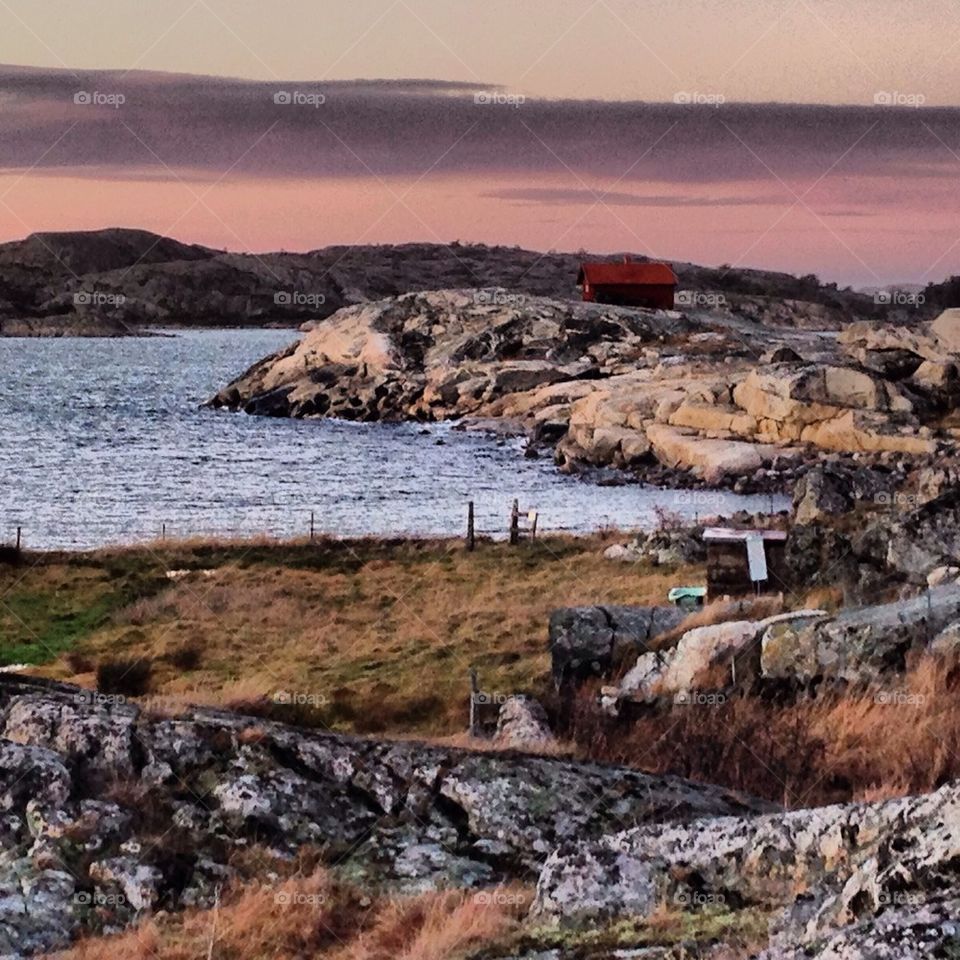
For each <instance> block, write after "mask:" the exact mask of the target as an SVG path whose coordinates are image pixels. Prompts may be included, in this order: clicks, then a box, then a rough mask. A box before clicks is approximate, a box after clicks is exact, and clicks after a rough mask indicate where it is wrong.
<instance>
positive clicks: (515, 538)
mask: <svg viewBox="0 0 960 960" xmlns="http://www.w3.org/2000/svg"><path fill="white" fill-rule="evenodd" d="M519 542H520V503H519V502H518V501H517V500H514V501H513V509H512V510H511V511H510V543H511V544H516V543H519Z"/></svg>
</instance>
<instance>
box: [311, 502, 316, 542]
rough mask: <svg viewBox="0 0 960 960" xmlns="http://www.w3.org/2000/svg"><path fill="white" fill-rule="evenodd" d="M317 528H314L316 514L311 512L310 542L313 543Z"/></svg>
mask: <svg viewBox="0 0 960 960" xmlns="http://www.w3.org/2000/svg"><path fill="white" fill-rule="evenodd" d="M315 530H316V527H315V526H314V512H313V510H311V511H310V542H311V543H313V535H314V531H315Z"/></svg>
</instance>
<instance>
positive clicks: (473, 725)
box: [470, 667, 480, 737]
mask: <svg viewBox="0 0 960 960" xmlns="http://www.w3.org/2000/svg"><path fill="white" fill-rule="evenodd" d="M479 692H480V681H479V680H478V679H477V671H476V668H474V667H471V668H470V736H471V737H475V736H477V694H478V693H479Z"/></svg>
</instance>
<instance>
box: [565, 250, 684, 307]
mask: <svg viewBox="0 0 960 960" xmlns="http://www.w3.org/2000/svg"><path fill="white" fill-rule="evenodd" d="M577 285H578V286H579V287H581V288H582V290H583V299H584V300H587V301H589V302H591V303H613V304H619V305H621V306H626V307H652V308H654V309H659V310H672V309H673V303H674V293H675V292H676V289H677V275H676V274H675V273H674V272H673V267H671V266H670V264H669V263H634V262H633V261H632V260H630V259H629V258H624V261H623V263H584V264H581V265H580V272H579V274H577Z"/></svg>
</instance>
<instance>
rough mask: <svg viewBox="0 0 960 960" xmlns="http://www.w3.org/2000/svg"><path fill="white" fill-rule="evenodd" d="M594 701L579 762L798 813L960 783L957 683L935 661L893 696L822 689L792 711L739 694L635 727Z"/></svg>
mask: <svg viewBox="0 0 960 960" xmlns="http://www.w3.org/2000/svg"><path fill="white" fill-rule="evenodd" d="M894 681H897V682H896V683H894ZM593 697H594V692H593V691H592V690H591V691H586V690H585V691H584V692H583V694H582V696H581V698H580V701H579V705H578V710H577V714H576V717H575V721H574V731H573V736H574V740H575V741H576V742H577V744H578V746H579V747H580V750H581V754H582V755H583V756H590V757H594V758H598V759H603V760H607V761H612V762H617V763H625V764H628V765H631V766H635V767H638V768H640V769H644V770H648V771H651V772H656V773H674V774H679V775H681V776H688V777H692V778H694V779H697V780H703V781H706V782H709V783H717V784H723V785H725V786H728V787H732V788H735V789H739V790H743V791H746V792H748V793H752V794H754V795H756V796H761V797H766V798H767V799H770V800H774V801H776V802H778V803H783V804H784V805H785V806H787V807H791V808H798V807H805V806H814V805H819V804H824V803H836V802H847V801H851V800H871V799H880V798H886V797H893V796H903V795H906V794H910V793H924V792H928V791H930V790H934V789H936V788H937V787H939V786H942V785H943V784H944V783H945V782H947V781H949V780H952V779H956V778H960V754H958V752H957V751H956V744H957V743H960V677H958V673H957V671H956V670H955V669H954V668H953V667H952V666H950V665H949V664H946V663H944V662H942V661H940V660H935V659H932V658H923V659H921V660H920V661H919V662H917V663H916V664H915V665H914V666H913V667H912V668H911V669H910V670H909V671H908V673H907V674H906V676H905V677H901V678H892V679H891V684H890V686H889V687H882V688H881V687H876V688H871V689H864V690H859V691H858V690H847V691H841V690H837V689H827V688H821V690H820V691H819V693H818V694H817V695H816V696H813V697H804V698H800V699H798V700H795V701H790V702H785V703H780V702H774V701H768V700H764V699H760V698H757V697H735V698H731V699H729V700H726V701H725V702H720V703H717V704H710V705H706V704H705V705H702V706H693V705H691V706H675V707H673V708H671V709H669V710H663V711H659V712H658V711H652V710H651V711H648V712H646V713H645V714H643V715H642V716H640V717H638V718H636V719H635V720H634V721H633V722H631V723H629V724H623V723H621V724H612V723H610V722H609V721H606V720H603V719H602V718H600V717H599V716H598V714H597V712H596V709H595V707H594V705H593Z"/></svg>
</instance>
